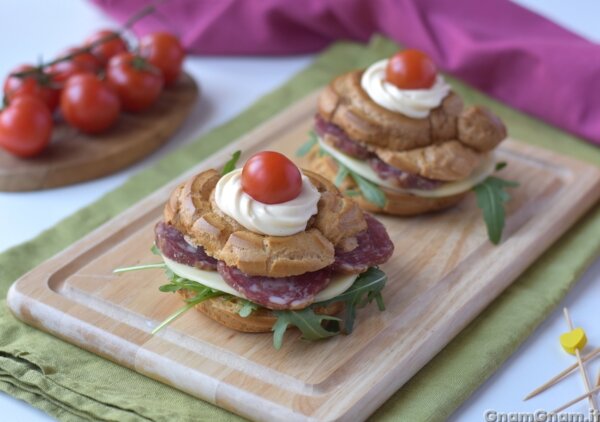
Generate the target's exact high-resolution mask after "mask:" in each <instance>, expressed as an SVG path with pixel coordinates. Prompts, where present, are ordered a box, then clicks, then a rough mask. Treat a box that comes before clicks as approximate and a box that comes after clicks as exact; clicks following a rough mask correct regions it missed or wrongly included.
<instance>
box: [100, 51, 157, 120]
mask: <svg viewBox="0 0 600 422" xmlns="http://www.w3.org/2000/svg"><path fill="white" fill-rule="evenodd" d="M106 76H107V79H108V83H109V84H110V85H111V86H112V87H113V88H114V90H115V91H116V93H117V95H118V96H119V99H120V100H121V105H122V106H123V109H124V110H126V111H131V112H138V111H142V110H146V109H147V108H149V107H150V106H152V105H153V104H154V103H155V102H156V100H157V99H158V97H159V95H160V93H161V91H162V87H163V76H162V74H161V73H160V70H158V69H157V68H155V67H154V66H152V65H151V64H150V63H148V62H147V61H146V60H144V59H142V58H141V57H138V56H135V55H133V54H131V53H121V54H118V55H116V56H114V57H113V58H112V59H110V62H108V67H107V68H106Z"/></svg>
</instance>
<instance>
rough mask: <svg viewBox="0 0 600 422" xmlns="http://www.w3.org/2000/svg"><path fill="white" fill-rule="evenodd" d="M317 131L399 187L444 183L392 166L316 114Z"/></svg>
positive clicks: (426, 187)
mask: <svg viewBox="0 0 600 422" xmlns="http://www.w3.org/2000/svg"><path fill="white" fill-rule="evenodd" d="M315 132H317V134H319V135H320V136H325V135H329V136H328V139H329V140H330V141H331V143H332V146H333V147H334V148H336V149H338V150H339V151H341V152H343V153H344V154H346V155H349V156H351V157H354V158H358V159H360V160H365V161H367V163H368V164H369V165H370V166H371V168H372V169H373V170H374V171H375V173H377V175H378V176H379V177H381V178H382V179H384V180H388V181H390V182H391V183H393V184H394V185H396V186H398V187H399V188H402V189H423V190H430V189H435V188H438V187H439V186H440V185H442V183H443V182H441V181H439V180H432V179H428V178H426V177H423V176H419V175H418V174H413V173H408V172H406V171H402V170H400V169H398V168H396V167H393V166H390V165H389V164H388V163H386V162H385V161H383V160H382V159H381V158H379V157H378V156H377V154H375V153H374V152H372V151H370V150H369V149H368V148H367V147H365V146H364V145H362V144H360V143H359V142H356V141H355V140H354V139H352V138H350V137H349V136H348V135H347V134H346V132H344V130H343V129H342V128H340V127H339V126H336V125H334V124H333V123H329V122H327V121H325V120H324V119H323V118H322V117H321V116H319V115H317V116H315Z"/></svg>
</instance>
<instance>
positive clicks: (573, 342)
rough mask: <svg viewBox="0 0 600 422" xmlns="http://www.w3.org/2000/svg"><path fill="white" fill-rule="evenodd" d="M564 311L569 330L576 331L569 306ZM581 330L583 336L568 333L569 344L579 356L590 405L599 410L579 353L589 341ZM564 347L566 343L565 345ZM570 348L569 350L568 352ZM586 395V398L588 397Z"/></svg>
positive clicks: (578, 359)
mask: <svg viewBox="0 0 600 422" xmlns="http://www.w3.org/2000/svg"><path fill="white" fill-rule="evenodd" d="M563 313H564V315H565V320H566V321H567V325H568V326H569V330H571V333H573V332H575V331H576V330H575V329H574V328H573V321H571V315H569V310H568V309H567V308H563ZM581 332H582V333H583V337H581V336H579V337H578V336H577V335H576V334H574V335H571V333H566V334H567V335H569V337H568V340H569V341H568V344H569V346H572V350H573V351H574V352H575V356H576V357H577V364H578V366H579V372H580V373H581V378H582V379H583V385H584V386H585V391H586V396H587V398H588V400H589V402H590V407H591V408H592V409H594V410H596V411H597V410H598V406H597V405H596V399H595V398H594V396H593V394H592V388H591V387H590V380H589V379H588V375H587V372H586V371H585V367H584V366H583V361H582V360H581V354H580V353H579V350H580V349H582V348H583V347H584V346H585V343H586V342H587V338H585V332H583V329H581ZM562 339H563V338H562V336H561V344H562ZM563 347H564V345H563ZM565 350H567V348H565ZM568 351H569V350H567V352H568ZM586 396H584V398H585V397H586Z"/></svg>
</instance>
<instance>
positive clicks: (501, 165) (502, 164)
mask: <svg viewBox="0 0 600 422" xmlns="http://www.w3.org/2000/svg"><path fill="white" fill-rule="evenodd" d="M507 165H508V163H507V162H506V161H499V162H497V163H496V167H495V168H494V171H500V170H502V169H503V168H504V167H506V166H507Z"/></svg>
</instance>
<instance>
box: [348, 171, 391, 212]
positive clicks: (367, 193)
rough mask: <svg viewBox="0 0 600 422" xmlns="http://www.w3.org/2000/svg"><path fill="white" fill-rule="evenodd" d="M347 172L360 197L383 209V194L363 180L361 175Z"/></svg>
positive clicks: (373, 184)
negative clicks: (360, 194)
mask: <svg viewBox="0 0 600 422" xmlns="http://www.w3.org/2000/svg"><path fill="white" fill-rule="evenodd" d="M348 171H349V172H350V175H351V176H352V178H353V179H354V181H355V182H356V185H357V186H358V188H359V189H360V191H361V192H362V196H364V197H365V199H366V200H367V201H369V202H371V203H372V204H375V205H377V206H378V207H379V208H383V207H385V203H386V198H385V194H384V193H383V191H382V190H381V189H379V187H378V186H377V185H376V184H375V183H373V182H371V181H369V180H367V179H365V178H364V177H362V176H361V175H359V174H356V173H354V172H353V171H351V170H348Z"/></svg>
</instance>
